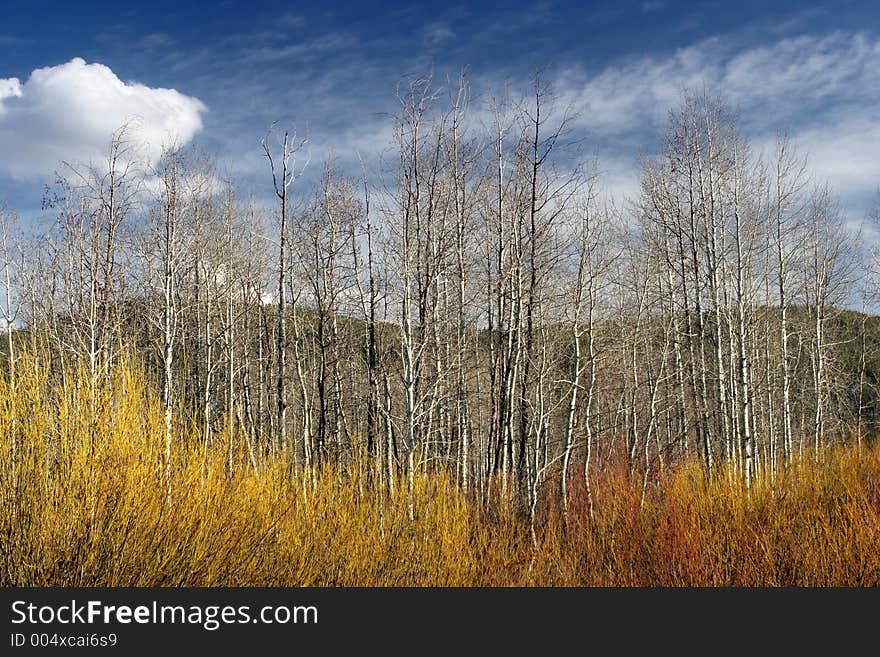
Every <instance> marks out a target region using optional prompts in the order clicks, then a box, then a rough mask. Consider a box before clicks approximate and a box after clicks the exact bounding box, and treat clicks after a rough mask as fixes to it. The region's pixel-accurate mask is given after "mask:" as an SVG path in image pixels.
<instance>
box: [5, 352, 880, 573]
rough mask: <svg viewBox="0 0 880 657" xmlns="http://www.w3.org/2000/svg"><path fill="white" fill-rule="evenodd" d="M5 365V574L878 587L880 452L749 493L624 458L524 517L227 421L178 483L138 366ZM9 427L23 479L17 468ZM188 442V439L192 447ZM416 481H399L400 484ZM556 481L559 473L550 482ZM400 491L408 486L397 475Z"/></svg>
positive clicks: (801, 468)
mask: <svg viewBox="0 0 880 657" xmlns="http://www.w3.org/2000/svg"><path fill="white" fill-rule="evenodd" d="M18 372H19V376H18V378H17V380H16V385H15V387H14V388H13V387H12V386H11V384H10V382H9V381H8V380H5V379H0V441H2V455H0V459H2V463H0V465H2V470H0V472H2V482H0V503H2V515H0V581H2V584H3V585H5V586H10V585H24V586H33V585H40V586H41V585H54V586H148V585H162V586H181V585H182V586H195V585H201V586H221V585H226V586H237V585H267V586H274V585H288V586H290V585H295V586H299V585H354V586H359V585H379V586H386V585H403V586H411V585H429V586H434V585H452V586H457V585H583V584H588V585H594V584H598V585H770V586H777V585H878V584H880V550H878V549H877V547H878V545H880V447H878V446H876V445H875V446H873V447H871V448H868V449H865V450H864V451H863V452H862V453H858V452H857V451H856V450H855V449H840V450H836V451H834V452H832V453H829V454H828V455H827V456H826V457H825V458H824V460H823V461H822V462H820V463H814V462H812V461H804V462H801V463H798V464H796V465H795V466H793V467H791V468H789V469H788V470H787V471H786V472H784V473H783V474H781V475H780V476H779V477H777V479H776V480H775V481H774V482H771V481H760V482H758V483H757V485H756V486H755V487H754V488H753V489H752V491H750V493H748V494H747V493H746V491H744V490H743V489H742V488H741V487H740V486H738V485H734V486H731V485H730V484H729V483H728V480H727V477H726V476H725V473H720V474H719V475H718V476H716V477H714V478H712V479H707V478H706V477H705V476H704V475H703V473H702V471H701V470H700V468H699V467H698V466H696V465H692V466H686V467H680V468H677V469H675V470H674V471H672V472H667V473H666V474H665V475H664V476H662V477H661V478H660V480H658V481H656V482H653V483H651V485H650V486H649V489H648V490H647V491H646V494H645V495H644V499H643V490H642V481H641V478H639V477H636V478H635V479H631V478H630V477H629V475H628V473H627V472H626V471H624V470H620V471H617V470H614V469H612V470H606V471H605V472H604V473H603V474H602V476H601V477H600V478H597V480H596V481H595V482H594V486H593V487H594V495H595V500H594V501H595V517H594V518H593V519H590V518H589V514H588V513H587V512H586V505H585V504H584V496H583V491H580V492H578V491H576V492H575V494H574V496H573V508H572V511H571V513H570V515H569V519H568V521H567V522H566V521H564V520H563V518H562V515H561V514H560V513H559V512H558V508H557V501H556V500H554V499H549V500H548V501H547V503H546V505H545V508H544V512H543V513H542V516H541V521H540V523H539V528H538V544H537V546H533V545H532V543H531V539H530V537H529V531H528V527H527V526H526V525H525V524H524V523H523V522H522V521H521V520H519V519H517V518H516V517H514V516H513V515H512V514H509V513H499V512H498V511H497V510H496V511H494V512H492V513H489V512H487V511H485V510H482V509H479V508H478V507H477V506H476V505H475V504H474V503H473V502H471V501H469V500H468V499H467V498H466V497H465V496H464V495H462V494H461V493H460V492H459V491H457V490H456V489H455V487H454V486H453V485H452V484H450V483H449V482H450V479H449V477H447V476H446V475H445V474H444V473H442V472H433V473H427V474H425V473H423V474H421V475H420V476H419V477H418V478H417V481H416V491H415V499H416V508H417V515H416V519H415V521H413V522H411V521H410V520H409V519H408V514H407V501H406V497H405V493H403V494H401V493H398V494H397V495H395V496H391V497H389V496H388V495H387V494H385V493H383V492H382V491H380V490H378V489H377V488H376V487H374V486H372V485H371V484H370V483H369V481H368V479H367V477H365V476H364V475H363V474H362V473H361V472H360V471H359V470H358V469H357V468H352V469H350V470H346V471H342V470H338V469H333V468H330V467H327V468H324V469H323V470H321V471H320V472H318V473H315V474H314V476H312V477H309V478H308V479H306V478H304V477H302V476H300V477H297V478H292V477H291V476H290V467H289V463H287V462H285V461H284V460H283V459H273V460H270V461H269V462H267V463H265V464H264V465H261V466H260V467H259V468H257V469H254V468H253V467H251V466H250V465H249V464H248V463H247V461H246V459H245V458H244V456H243V452H242V450H241V449H240V445H238V443H235V444H234V445H233V446H234V447H235V448H236V449H234V450H233V462H234V464H235V466H234V468H233V469H232V472H231V474H230V470H229V468H228V460H229V453H230V450H229V447H230V443H229V440H228V437H227V436H223V435H221V436H218V438H217V440H216V442H215V444H214V445H213V446H212V447H211V448H209V449H208V450H207V452H205V451H204V449H203V447H202V442H201V440H200V439H199V437H198V436H197V435H195V434H194V433H191V434H189V435H181V436H180V437H179V440H178V442H177V444H176V447H175V450H174V455H173V463H172V467H171V478H170V481H169V480H167V479H166V475H165V472H166V471H165V463H164V444H163V424H162V412H161V408H160V405H159V402H158V397H157V395H156V394H155V393H154V391H152V389H151V387H150V386H149V385H148V383H147V381H146V379H145V377H144V376H143V375H142V374H140V372H139V369H138V368H137V367H134V366H130V365H129V366H125V365H123V366H120V367H117V368H116V369H115V370H114V374H113V378H112V380H111V381H109V382H105V383H104V384H103V385H101V386H100V387H99V389H97V390H93V389H91V387H90V386H89V385H88V377H87V376H86V373H85V371H80V372H78V373H77V374H73V375H70V376H69V377H67V378H66V379H63V380H55V379H53V378H50V377H49V375H48V372H47V368H46V367H45V365H44V364H43V363H42V362H41V361H40V360H39V359H37V358H23V359H22V360H20V361H19V364H18ZM13 440H14V441H15V451H16V464H15V477H14V478H13V477H12V472H13V465H12V460H11V457H12V453H13V449H12V448H13ZM187 446H189V447H187ZM401 483H403V482H401ZM554 488H555V486H554ZM397 490H398V491H405V486H403V485H399V486H398V487H397Z"/></svg>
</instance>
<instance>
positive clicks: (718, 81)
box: [555, 32, 880, 200]
mask: <svg viewBox="0 0 880 657" xmlns="http://www.w3.org/2000/svg"><path fill="white" fill-rule="evenodd" d="M555 86H556V89H557V91H558V92H559V95H560V100H561V101H562V102H563V103H564V104H570V105H571V106H572V107H574V108H575V109H577V110H578V111H579V118H578V126H579V127H580V128H581V129H585V130H587V131H588V132H589V134H590V135H591V136H592V137H593V138H595V139H599V140H605V141H606V142H607V143H608V144H609V146H608V147H606V148H605V149H603V150H604V151H605V152H603V153H601V157H602V160H603V161H604V160H605V158H606V157H611V158H620V157H621V152H622V151H624V150H626V149H628V148H632V147H633V146H636V147H644V146H647V147H648V149H649V150H650V149H652V148H656V147H657V145H658V144H659V142H658V141H657V137H659V135H660V133H661V131H662V129H663V125H664V123H665V121H666V118H667V115H668V112H669V110H670V109H673V108H675V107H676V106H677V105H678V104H679V101H680V97H681V93H682V91H683V90H685V89H689V90H691V91H696V92H699V91H701V90H702V89H704V88H705V89H706V90H707V91H708V92H709V93H712V94H718V95H721V96H722V97H724V98H725V99H726V100H727V101H729V102H730V103H731V104H732V106H733V108H734V109H735V111H736V112H737V115H738V117H739V120H740V123H741V125H742V127H743V128H744V130H745V132H746V133H747V134H748V135H749V136H751V137H752V138H753V139H754V140H755V142H756V143H757V144H759V145H760V144H761V143H765V142H767V143H770V142H772V140H773V138H774V134H775V132H776V131H778V130H784V131H787V132H788V133H789V135H790V137H791V138H792V139H793V141H794V143H795V145H796V146H797V147H798V148H799V149H800V150H801V151H802V152H804V153H805V154H807V155H808V156H809V157H810V167H811V169H812V170H813V171H814V172H815V174H816V177H817V178H818V179H819V180H820V181H826V180H827V181H828V182H829V183H830V184H831V185H832V187H833V189H834V190H835V191H836V192H837V193H839V194H841V195H843V196H844V197H846V196H849V197H851V198H858V197H862V196H864V195H865V194H866V193H868V192H870V191H871V189H876V188H877V186H878V184H880V163H878V160H877V153H878V152H880V148H878V146H880V37H878V36H877V35H873V34H868V33H855V34H849V33H841V32H836V33H833V34H830V35H825V36H811V35H806V36H798V37H793V38H786V39H781V40H779V41H776V42H774V43H771V44H769V45H766V46H760V47H753V48H746V49H743V48H742V47H741V46H739V44H737V43H736V42H735V41H734V40H732V39H729V38H720V37H716V38H711V39H707V40H705V41H701V42H699V43H696V44H694V45H692V46H689V47H687V48H682V49H679V50H676V51H675V52H673V53H671V54H669V55H666V56H663V57H658V56H642V57H634V58H628V59H626V60H624V61H621V62H617V63H614V64H612V65H610V66H608V67H606V68H604V69H602V70H600V71H598V72H597V73H595V74H593V75H588V74H586V73H585V72H584V71H582V70H579V69H572V70H569V71H567V72H566V73H565V74H563V75H562V76H560V78H559V79H558V80H557V81H556V85H555ZM650 134H653V135H654V138H653V144H654V146H651V145H650V144H645V141H644V139H645V137H646V135H650ZM631 162H632V164H631V165H630V172H629V173H628V172H627V171H626V167H625V166H622V163H621V161H620V160H617V161H615V162H614V166H613V167H612V169H613V174H612V178H613V179H616V180H617V181H618V182H620V181H624V180H625V179H626V178H627V177H628V176H630V175H631V176H633V177H634V178H635V179H636V180H637V177H638V167H637V165H636V162H635V158H633V159H632V161H631ZM618 186H619V187H621V189H623V188H624V187H627V185H618ZM629 187H630V189H629V190H626V191H628V192H631V191H632V186H629ZM845 200H846V199H845Z"/></svg>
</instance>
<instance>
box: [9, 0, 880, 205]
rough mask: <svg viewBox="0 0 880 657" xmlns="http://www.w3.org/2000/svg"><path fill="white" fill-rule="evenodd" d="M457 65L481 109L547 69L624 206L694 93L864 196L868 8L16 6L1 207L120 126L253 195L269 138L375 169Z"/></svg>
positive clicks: (873, 168) (873, 130)
mask: <svg viewBox="0 0 880 657" xmlns="http://www.w3.org/2000/svg"><path fill="white" fill-rule="evenodd" d="M75 58H79V59H78V60H75ZM73 60H75V61H73ZM96 64H99V65H102V66H101V67H96V66H95V65H96ZM463 67H466V68H467V70H468V73H469V77H470V79H471V83H472V85H473V88H474V93H475V95H476V101H477V103H480V102H481V98H484V97H486V96H488V94H490V93H492V92H497V91H498V90H499V89H500V88H501V86H502V85H503V84H504V83H505V82H507V83H509V84H510V85H511V88H513V89H522V90H525V88H526V84H527V80H528V78H529V77H530V76H531V75H532V73H533V72H534V71H535V70H536V69H540V70H542V71H543V75H544V77H545V79H547V80H548V81H549V82H550V84H551V86H552V87H553V89H554V91H555V92H556V94H557V95H558V96H559V98H560V100H561V101H562V102H565V103H571V104H572V105H573V106H574V107H575V108H576V109H577V110H578V111H579V118H578V120H577V124H576V128H577V130H578V131H579V133H580V135H581V136H582V137H583V138H584V142H583V143H584V144H587V145H588V147H589V148H590V149H591V150H592V151H593V152H595V153H596V154H597V155H598V156H599V158H600V168H601V170H602V171H603V175H604V180H605V184H606V186H607V188H608V189H609V190H610V191H611V192H613V193H614V194H615V195H617V196H624V195H626V194H632V193H634V191H635V190H636V188H637V181H638V178H637V176H638V164H637V156H638V155H639V154H640V153H652V152H655V151H656V150H657V149H658V148H659V147H660V136H661V134H662V130H663V124H664V120H665V117H666V113H667V111H668V110H669V109H670V108H671V107H672V106H673V105H674V104H675V102H676V99H677V97H678V95H679V94H680V92H681V90H682V89H683V88H684V87H701V86H705V87H706V88H707V89H709V90H710V91H712V92H714V93H720V94H722V95H724V96H725V97H727V98H728V100H729V101H730V102H731V103H732V104H733V106H734V107H735V108H736V109H737V111H738V113H739V117H740V122H741V125H742V126H743V128H744V130H745V131H746V132H747V133H748V134H749V135H750V136H751V138H752V139H753V141H754V143H755V145H756V148H758V149H759V150H760V149H761V148H763V147H765V146H766V145H767V144H769V143H771V141H772V139H773V137H774V134H775V132H776V130H779V129H784V130H786V131H787V132H789V133H790V135H791V136H792V137H793V138H794V139H795V141H796V143H797V144H798V145H799V147H800V148H801V150H802V151H804V152H805V153H807V154H808V155H809V156H810V157H811V164H812V168H813V170H814V171H815V172H816V175H817V178H819V179H821V180H828V181H829V182H830V183H831V184H832V185H833V187H834V189H835V190H836V192H837V194H838V195H839V197H840V199H841V204H842V205H843V207H845V208H846V209H847V210H848V211H849V212H850V214H851V215H852V217H853V219H855V220H858V219H860V218H861V216H862V215H864V213H865V211H866V210H867V209H868V208H869V206H870V205H871V203H872V202H873V200H874V199H875V198H876V197H877V189H878V186H880V158H878V157H877V153H878V152H880V3H878V2H875V1H862V2H856V1H853V0H850V1H839V2H834V3H830V2H829V3H810V2H782V1H777V2H770V3H768V2H752V1H750V0H744V1H739V2H718V1H716V2H673V1H671V0H669V1H664V0H644V1H635V0H632V1H631V0H616V1H613V2H606V1H601V2H563V1H546V2H538V3H521V4H518V5H515V4H512V3H481V2H471V3H462V4H445V3H431V4H427V3H426V4H424V5H422V6H418V5H414V4H411V3H384V4H380V3H367V2H356V3H338V2H333V3H331V2H324V3H294V2H260V1H258V0H251V1H249V2H239V1H236V0H227V1H225V2H211V3H197V2H184V1H181V0H177V1H175V2H169V1H167V0H154V1H152V2H149V3H137V4H136V3H120V2H118V1H117V2H87V1H83V2H76V3H72V2H71V3H60V2H46V1H41V0H12V2H11V3H10V2H7V3H6V4H5V7H4V9H3V20H2V21H0V200H4V199H5V200H6V201H7V202H8V203H9V204H11V205H13V206H14V207H16V208H17V209H18V210H19V211H20V212H21V213H22V214H23V215H24V216H26V217H27V216H32V215H34V214H37V213H38V208H39V201H40V195H41V193H42V186H43V184H45V183H46V182H50V181H51V178H52V171H53V170H54V168H56V167H57V159H59V158H61V157H64V158H69V159H83V160H85V159H88V158H89V157H93V156H94V153H95V149H96V148H98V145H99V144H103V143H104V142H105V140H106V134H104V133H105V132H106V133H107V134H109V131H111V130H112V129H113V127H111V126H112V125H113V124H114V123H118V122H119V120H120V119H119V117H120V116H122V115H123V114H127V113H134V114H138V115H142V116H143V117H144V118H143V121H144V123H145V124H147V127H146V129H147V133H148V134H149V136H150V138H151V139H152V140H153V141H154V142H158V141H159V140H160V135H161V134H163V131H172V130H173V131H174V133H175V134H176V135H177V136H178V138H180V139H181V140H182V141H190V140H192V141H195V142H196V143H197V144H199V145H200V146H201V147H202V148H204V150H206V151H208V152H209V153H212V154H213V155H215V156H216V157H217V159H218V163H219V166H220V168H221V170H223V171H225V172H226V173H227V174H228V175H229V176H230V177H233V178H235V179H237V180H240V181H242V182H243V184H244V186H245V187H246V188H248V191H253V192H254V193H256V194H257V195H258V196H259V195H261V194H262V193H263V192H267V191H268V184H267V183H268V182H269V181H268V180H267V179H266V176H265V175H264V174H265V166H266V164H265V160H264V158H263V157H262V153H261V150H260V138H261V137H262V136H263V134H265V131H266V129H267V127H268V126H269V125H270V123H271V122H273V121H279V122H280V123H281V124H283V125H285V126H291V127H295V128H296V129H297V130H298V131H299V132H300V133H301V134H308V135H309V138H310V150H311V156H312V161H316V160H321V159H323V158H324V157H326V156H327V155H328V154H329V153H330V152H333V153H335V154H336V156H337V158H338V159H339V161H340V162H341V163H343V165H345V164H347V163H348V164H353V163H354V162H356V161H357V156H358V155H361V156H364V157H365V158H366V159H367V160H368V161H374V160H375V159H376V155H377V153H378V152H379V151H381V149H382V145H383V144H384V143H385V141H386V138H387V136H388V134H389V127H390V120H389V113H391V112H394V110H395V107H396V99H395V93H396V86H397V84H398V82H399V81H400V80H401V79H402V78H404V77H405V76H407V75H414V74H421V73H424V72H425V71H427V70H429V69H431V70H433V71H434V77H435V79H442V78H444V77H445V76H446V75H455V74H456V72H457V71H458V70H460V69H461V68H463ZM38 69H42V72H40V71H38ZM35 71H37V72H36V73H35ZM4 90H5V91H4ZM172 90H173V91H172ZM114 127H115V126H114ZM4 142H5V143H4ZM316 168H317V167H316ZM264 188H265V189H264Z"/></svg>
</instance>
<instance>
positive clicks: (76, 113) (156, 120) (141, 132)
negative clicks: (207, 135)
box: [0, 58, 205, 179]
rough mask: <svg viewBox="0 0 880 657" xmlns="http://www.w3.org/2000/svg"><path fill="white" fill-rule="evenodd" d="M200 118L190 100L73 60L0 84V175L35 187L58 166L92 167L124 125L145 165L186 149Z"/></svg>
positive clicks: (199, 109)
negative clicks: (174, 146)
mask: <svg viewBox="0 0 880 657" xmlns="http://www.w3.org/2000/svg"><path fill="white" fill-rule="evenodd" d="M204 111H205V106H204V104H203V103H202V102H201V101H200V100H198V99H197V98H193V97H191V96H187V95H185V94H182V93H180V92H179V91H176V90H175V89H160V88H151V87H147V86H145V85H143V84H139V83H135V82H123V81H122V80H120V79H119V78H118V77H117V76H116V74H115V73H113V71H112V70H110V69H109V68H108V67H107V66H104V65H102V64H87V63H86V62H85V61H84V60H82V59H80V58H76V59H73V60H71V61H69V62H67V63H66V64H62V65H60V66H51V67H47V68H39V69H36V70H34V71H33V72H32V73H31V74H30V77H29V78H28V79H27V80H26V81H25V82H24V83H22V82H21V81H20V80H18V79H16V78H7V79H3V78H0V144H3V148H2V149H0V170H2V171H5V172H6V173H7V174H9V175H11V176H12V177H13V178H17V179H38V178H45V177H46V176H49V175H51V174H52V172H53V171H54V170H55V169H57V168H58V164H59V162H61V161H62V160H66V161H80V162H89V161H99V160H100V158H101V157H102V155H104V154H105V153H106V152H107V147H108V144H109V141H110V139H111V136H112V134H113V133H114V132H115V131H117V130H119V129H120V128H121V127H122V126H123V125H128V126H129V129H128V137H129V138H130V139H131V140H132V141H133V142H134V143H136V144H138V145H139V146H140V147H141V148H142V152H143V155H144V157H145V158H146V159H147V160H149V161H151V162H152V161H155V160H156V159H157V158H158V156H159V154H160V152H161V149H162V146H163V145H165V144H167V143H169V142H171V141H175V142H177V143H178V144H185V143H187V142H188V141H190V140H191V139H192V138H193V136H194V135H195V134H196V133H197V132H198V131H199V130H201V128H202V118H201V115H202V113H203V112H204Z"/></svg>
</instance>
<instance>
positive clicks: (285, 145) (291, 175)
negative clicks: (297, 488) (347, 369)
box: [262, 130, 308, 450]
mask: <svg viewBox="0 0 880 657" xmlns="http://www.w3.org/2000/svg"><path fill="white" fill-rule="evenodd" d="M269 133H270V134H271V130H270V131H269ZM305 144H306V140H305V139H302V140H300V141H297V137H296V133H293V134H292V135H291V134H290V133H289V131H287V130H285V131H284V134H283V137H282V139H281V144H280V149H281V150H280V153H279V154H278V155H275V156H273V154H272V153H273V150H274V149H273V148H272V147H271V146H270V144H269V134H267V135H266V137H265V138H264V139H263V142H262V145H263V152H264V153H265V155H266V158H267V159H268V160H269V169H270V171H271V173H272V186H273V189H274V192H275V195H276V196H277V197H278V202H279V209H278V213H279V214H278V224H279V225H278V272H277V273H278V288H277V294H278V298H277V304H278V317H277V320H276V336H275V340H276V343H275V351H276V357H277V359H278V365H277V372H276V378H275V395H276V399H275V404H276V430H277V431H278V442H279V445H280V446H281V449H284V450H286V449H287V447H288V444H287V395H286V390H285V385H286V380H287V307H286V305H285V295H286V293H287V240H288V226H287V215H288V212H289V209H290V207H289V206H290V198H289V192H290V186H291V185H292V184H293V182H294V181H295V180H296V178H297V177H298V176H299V175H300V174H302V171H303V170H304V169H305V166H306V165H307V164H308V161H306V163H305V164H303V165H302V168H301V169H300V170H299V171H297V169H296V156H297V154H298V153H299V151H300V150H302V148H303V147H304V146H305ZM276 159H277V160H278V162H277V164H276Z"/></svg>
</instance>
